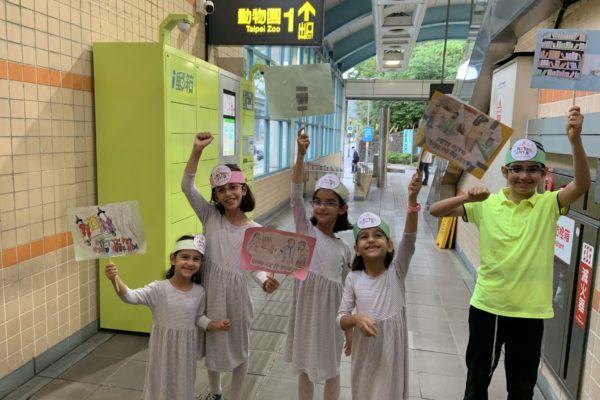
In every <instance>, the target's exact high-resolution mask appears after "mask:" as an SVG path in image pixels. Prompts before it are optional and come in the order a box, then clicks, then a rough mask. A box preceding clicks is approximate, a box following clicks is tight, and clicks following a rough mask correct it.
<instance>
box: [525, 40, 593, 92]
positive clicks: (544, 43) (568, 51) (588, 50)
mask: <svg viewBox="0 0 600 400" xmlns="http://www.w3.org/2000/svg"><path fill="white" fill-rule="evenodd" d="M531 87H533V88H548V89H570V90H585V91H594V92H600V31H586V30H580V29H540V30H539V31H538V33H537V38H536V46H535V55H534V59H533V70H532V74H531Z"/></svg>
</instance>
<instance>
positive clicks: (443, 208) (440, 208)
mask: <svg viewBox="0 0 600 400" xmlns="http://www.w3.org/2000/svg"><path fill="white" fill-rule="evenodd" d="M488 197H490V191H489V190H488V189H487V188H486V187H484V186H478V187H473V188H470V189H469V190H468V191H467V193H465V194H460V195H458V196H454V197H449V198H447V199H444V200H440V201H436V202H435V203H433V204H432V205H431V207H430V208H429V212H430V213H431V215H433V216H434V217H462V216H464V215H465V209H464V208H463V205H464V204H465V203H472V202H478V201H484V200H485V199H487V198H488Z"/></svg>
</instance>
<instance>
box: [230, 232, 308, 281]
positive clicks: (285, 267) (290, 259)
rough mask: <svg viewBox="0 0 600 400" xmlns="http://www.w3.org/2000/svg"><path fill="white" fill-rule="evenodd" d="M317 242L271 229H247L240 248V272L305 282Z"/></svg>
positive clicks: (304, 236) (291, 233) (303, 236)
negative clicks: (272, 273) (258, 271)
mask: <svg viewBox="0 0 600 400" xmlns="http://www.w3.org/2000/svg"><path fill="white" fill-rule="evenodd" d="M315 242H316V239H315V238H314V237H311V236H306V235H301V234H299V233H294V232H287V231H281V230H278V229H273V228H249V229H247V230H246V234H245V236H244V243H243V245H242V260H241V268H242V269H248V270H262V271H267V272H274V273H277V274H284V275H290V276H292V277H294V278H296V279H300V280H304V279H306V276H307V275H308V266H309V265H310V260H311V258H312V255H313V251H314V248H315Z"/></svg>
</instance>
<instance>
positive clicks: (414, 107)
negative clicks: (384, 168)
mask: <svg viewBox="0 0 600 400" xmlns="http://www.w3.org/2000/svg"><path fill="white" fill-rule="evenodd" d="M465 44H466V42H465V41H464V40H449V41H447V43H446V64H445V70H444V79H448V80H454V79H455V78H456V73H457V71H458V67H459V65H460V63H461V61H462V57H463V52H464V47H465ZM443 49H444V41H432V42H424V43H419V44H417V45H416V46H415V47H414V48H413V51H412V54H411V57H410V60H409V63H408V66H407V67H406V69H405V70H404V71H400V72H381V71H378V70H377V61H376V59H375V57H373V58H370V59H368V60H366V61H364V62H362V63H361V64H359V65H357V66H355V67H354V68H353V69H352V70H351V71H350V72H348V74H347V79H388V80H422V79H441V77H442V54H443ZM368 103H369V102H368V101H356V110H355V111H356V117H355V118H354V121H353V124H354V126H355V128H354V135H355V136H356V137H357V139H360V138H361V135H362V129H363V128H364V127H366V126H371V127H373V130H374V133H375V137H374V138H373V144H374V145H376V143H377V140H378V136H379V135H378V132H379V115H380V110H381V108H382V107H389V108H390V128H391V130H392V131H393V132H400V135H394V138H393V139H392V141H391V142H392V143H390V144H391V147H392V148H393V147H395V146H394V145H398V144H399V145H400V146H401V144H402V134H401V133H402V131H403V129H405V128H406V129H408V128H414V127H416V126H417V124H418V122H419V120H420V119H421V117H422V115H423V113H424V112H425V109H426V107H427V102H425V101H389V100H373V101H371V106H370V112H369V109H368V108H369V104H368ZM367 116H368V117H369V118H368V121H367ZM391 150H392V149H391ZM392 151H393V150H392ZM390 153H391V152H390ZM395 158H397V157H395ZM388 161H390V162H391V161H393V160H388Z"/></svg>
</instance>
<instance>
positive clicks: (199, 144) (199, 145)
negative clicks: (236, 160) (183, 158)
mask: <svg viewBox="0 0 600 400" xmlns="http://www.w3.org/2000/svg"><path fill="white" fill-rule="evenodd" d="M214 138H215V137H214V136H213V134H212V133H210V132H198V133H196V137H195V138H194V147H193V148H192V153H191V154H190V158H189V159H188V162H187V165H186V166H185V172H186V173H188V174H191V175H194V174H195V173H196V170H197V169H198V162H199V161H200V156H201V155H202V150H204V148H205V147H206V146H208V145H209V144H210V143H211V142H212V141H213V139H214Z"/></svg>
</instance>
